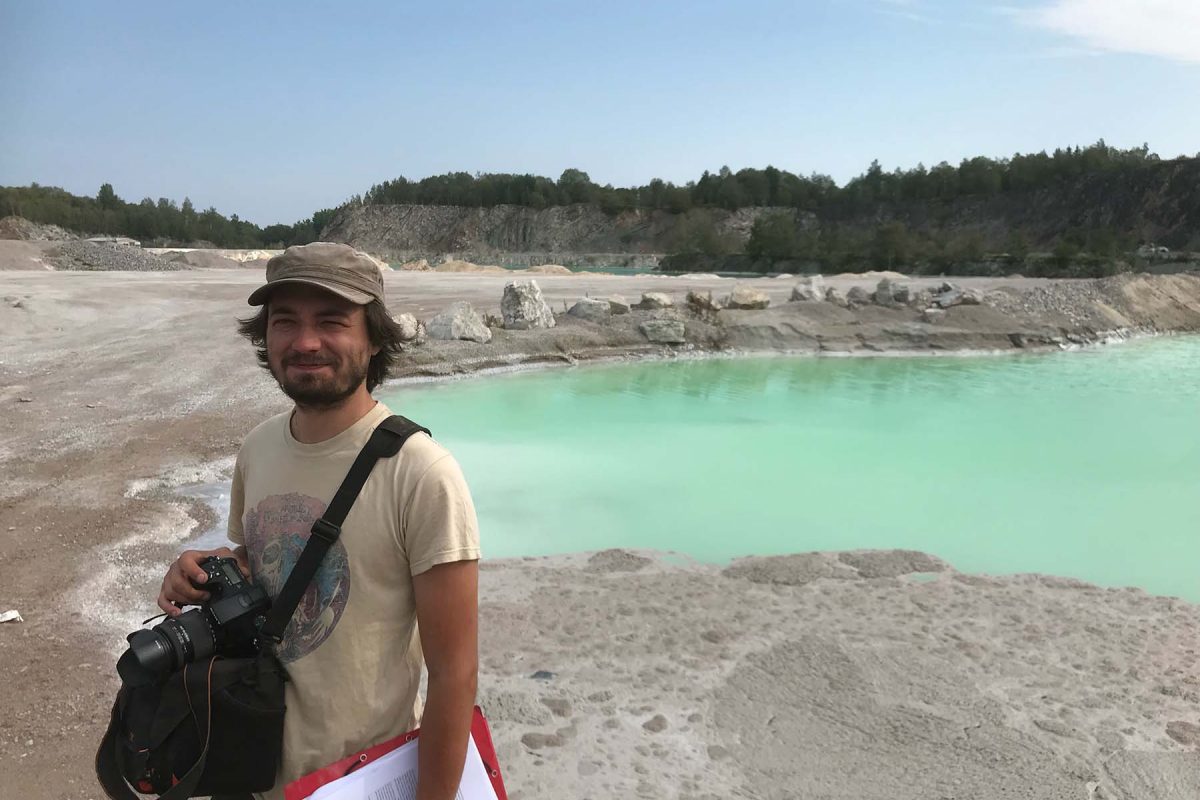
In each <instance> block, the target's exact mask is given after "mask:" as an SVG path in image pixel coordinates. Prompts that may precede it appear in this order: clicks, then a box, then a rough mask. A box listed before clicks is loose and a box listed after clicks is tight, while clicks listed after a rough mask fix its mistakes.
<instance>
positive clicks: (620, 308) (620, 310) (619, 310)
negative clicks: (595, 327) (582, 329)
mask: <svg viewBox="0 0 1200 800" xmlns="http://www.w3.org/2000/svg"><path fill="white" fill-rule="evenodd" d="M604 299H605V300H607V301H608V309H609V311H611V312H612V313H614V314H628V313H629V303H627V302H626V301H625V298H624V297H622V296H621V295H619V294H611V295H609V296H608V297H606V298H604Z"/></svg>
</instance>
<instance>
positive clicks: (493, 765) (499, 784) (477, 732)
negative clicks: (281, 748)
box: [283, 706, 508, 800]
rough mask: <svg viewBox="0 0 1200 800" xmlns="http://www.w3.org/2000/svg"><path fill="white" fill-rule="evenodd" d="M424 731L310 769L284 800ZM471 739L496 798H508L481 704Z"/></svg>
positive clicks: (297, 799)
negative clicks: (311, 770) (313, 770)
mask: <svg viewBox="0 0 1200 800" xmlns="http://www.w3.org/2000/svg"><path fill="white" fill-rule="evenodd" d="M420 733H421V729H420V728H416V729H415V730H411V731H409V732H408V733H402V734H400V735H399V736H397V737H395V738H393V739H388V740H387V741H386V742H381V743H380V744H377V745H374V746H372V747H368V748H367V749H366V750H359V751H357V752H355V753H352V754H350V755H348V756H346V757H345V758H343V759H340V760H338V761H335V762H333V763H332V764H330V765H328V766H325V767H322V768H321V769H319V770H316V771H315V772H310V773H308V774H307V775H305V776H304V777H303V778H297V779H296V780H294V781H292V782H291V783H289V784H288V785H287V786H285V787H284V789H283V796H284V800H304V798H306V797H308V796H309V795H311V794H312V793H313V792H315V791H316V790H317V789H320V788H321V787H322V786H324V785H325V784H327V783H332V782H333V781H336V780H338V779H339V778H344V777H346V776H347V775H349V774H350V773H351V772H354V771H355V770H356V769H358V768H359V767H362V766H364V765H366V764H370V763H371V762H372V761H374V760H375V759H377V758H379V757H380V756H382V755H384V754H386V753H390V752H392V751H393V750H395V749H396V748H397V747H399V746H400V745H402V744H408V743H409V742H411V741H412V740H413V739H416V738H417V737H418V736H419V735H420ZM471 738H472V739H474V740H475V748H476V749H477V750H478V751H479V757H480V758H482V759H483V768H484V769H485V770H487V774H488V778H489V779H490V780H491V782H492V788H493V789H495V790H496V797H498V798H499V800H508V793H507V792H505V791H504V778H503V777H502V776H501V775H500V761H499V760H498V759H497V758H496V747H495V745H493V744H492V732H491V730H489V729H488V724H487V719H486V718H485V717H484V716H483V709H481V708H480V707H479V706H475V713H474V714H473V715H472V716H471Z"/></svg>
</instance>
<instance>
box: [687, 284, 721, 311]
mask: <svg viewBox="0 0 1200 800" xmlns="http://www.w3.org/2000/svg"><path fill="white" fill-rule="evenodd" d="M687 306H688V308H689V309H691V310H692V311H694V312H696V313H697V314H715V313H717V312H718V311H720V310H721V309H722V308H723V306H722V304H721V301H720V300H717V299H715V298H714V297H713V296H712V292H697V291H696V290H695V289H693V290H691V291H690V292H688V293H687Z"/></svg>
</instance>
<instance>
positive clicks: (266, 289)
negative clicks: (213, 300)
mask: <svg viewBox="0 0 1200 800" xmlns="http://www.w3.org/2000/svg"><path fill="white" fill-rule="evenodd" d="M285 283H293V284H294V283H302V284H305V285H307V286H315V287H317V288H318V289H324V290H325V291H327V292H330V293H332V294H336V295H337V296H338V297H342V298H345V299H346V300H349V301H350V302H351V303H355V304H357V305H360V306H365V305H366V304H367V303H369V302H371V301H372V300H374V299H375V297H374V296H373V295H369V294H367V293H366V292H360V291H358V290H357V289H351V288H349V287H348V286H342V285H341V284H337V283H331V282H329V281H322V280H317V279H315V278H280V279H279V280H277V281H271V282H270V283H264V284H263V285H262V286H260V287H258V288H257V289H255V290H254V291H253V292H251V293H250V296H249V297H247V298H246V302H247V303H248V304H249V305H252V306H261V305H263V304H264V303H266V302H267V298H268V297H270V296H271V292H273V291H275V289H277V288H278V287H280V286H282V285H283V284H285Z"/></svg>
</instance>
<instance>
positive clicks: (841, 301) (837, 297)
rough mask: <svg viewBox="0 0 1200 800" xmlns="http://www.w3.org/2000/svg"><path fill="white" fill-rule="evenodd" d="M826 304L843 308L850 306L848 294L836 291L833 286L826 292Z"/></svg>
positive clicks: (839, 290)
mask: <svg viewBox="0 0 1200 800" xmlns="http://www.w3.org/2000/svg"><path fill="white" fill-rule="evenodd" d="M825 302H827V303H833V304H834V305H836V306H841V307H842V308H845V307H846V306H848V305H850V301H849V299H847V297H846V293H845V292H843V291H842V290H841V289H835V288H833V287H832V286H831V287H829V288H828V289H826V290H825Z"/></svg>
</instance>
